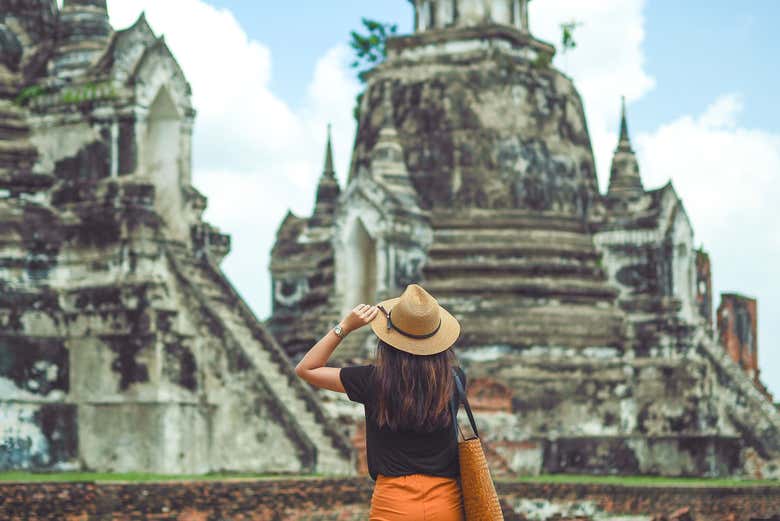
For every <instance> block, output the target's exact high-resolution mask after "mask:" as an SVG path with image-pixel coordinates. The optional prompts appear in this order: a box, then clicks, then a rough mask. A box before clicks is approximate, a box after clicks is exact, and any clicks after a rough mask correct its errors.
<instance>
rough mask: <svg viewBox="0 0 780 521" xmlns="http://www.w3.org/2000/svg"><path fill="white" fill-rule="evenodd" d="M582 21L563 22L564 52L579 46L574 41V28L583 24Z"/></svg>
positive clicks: (562, 38) (562, 42)
mask: <svg viewBox="0 0 780 521" xmlns="http://www.w3.org/2000/svg"><path fill="white" fill-rule="evenodd" d="M581 25H582V22H575V21H573V20H572V21H571V22H566V23H562V24H561V47H562V48H563V52H564V53H565V52H566V51H570V50H572V49H574V48H575V47H577V42H575V41H574V29H576V28H577V27H579V26H581Z"/></svg>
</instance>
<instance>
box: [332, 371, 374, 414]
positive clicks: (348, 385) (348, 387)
mask: <svg viewBox="0 0 780 521" xmlns="http://www.w3.org/2000/svg"><path fill="white" fill-rule="evenodd" d="M373 368H374V366H372V365H351V366H347V367H342V368H341V371H339V377H340V378H341V385H343V386H344V390H345V391H347V397H349V399H350V400H352V401H353V402H358V403H363V404H364V403H366V399H367V398H368V396H369V395H370V387H369V386H370V385H371V373H372V371H373Z"/></svg>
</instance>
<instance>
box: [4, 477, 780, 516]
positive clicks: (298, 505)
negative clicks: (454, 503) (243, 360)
mask: <svg viewBox="0 0 780 521" xmlns="http://www.w3.org/2000/svg"><path fill="white" fill-rule="evenodd" d="M496 486H497V489H498V492H499V495H500V496H501V501H502V506H503V508H504V511H505V518H506V519H507V520H517V521H519V520H525V519H527V518H530V517H531V516H534V517H533V518H534V519H553V518H555V519H566V518H567V517H565V516H571V515H574V514H575V513H576V515H578V516H580V517H577V519H581V520H583V521H587V520H596V519H610V518H612V516H620V515H622V516H637V517H636V519H647V520H648V521H650V520H651V519H656V520H662V519H672V518H673V517H670V516H671V515H672V513H674V512H678V511H681V510H685V509H687V512H688V515H689V517H687V518H680V519H691V520H694V521H704V520H706V521H727V520H728V521H752V520H776V519H780V518H779V517H777V516H778V514H780V486H769V485H768V486H742V487H739V486H707V485H696V486H669V485H664V484H658V485H654V484H648V485H616V484H603V483H576V484H575V483H530V482H517V481H498V482H497V484H496ZM372 489H373V482H372V481H371V480H369V479H367V478H320V477H297V476H291V477H279V478H274V479H263V478H252V479H226V480H220V481H171V482H147V483H125V482H79V483H0V498H2V500H1V501H0V518H2V519H25V520H30V521H36V520H55V519H56V520H62V519H65V520H71V521H74V520H80V521H89V520H108V519H111V520H113V521H124V520H131V519H162V520H170V521H194V520H203V521H208V520H220V521H233V520H239V519H246V520H249V519H251V520H254V519H258V520H260V519H274V520H290V521H292V520H298V519H308V520H315V519H316V520H334V521H335V520H350V521H351V520H355V521H357V520H361V521H362V520H364V519H365V518H366V517H367V514H368V509H369V501H370V498H371V492H372ZM542 511H544V512H548V513H549V514H545V515H542ZM555 516H558V517H555ZM562 516H563V517H562ZM773 516H774V517H773Z"/></svg>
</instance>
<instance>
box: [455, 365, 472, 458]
mask: <svg viewBox="0 0 780 521" xmlns="http://www.w3.org/2000/svg"><path fill="white" fill-rule="evenodd" d="M452 376H453V377H454V378H455V393H454V394H453V397H452V399H451V400H450V411H451V412H452V424H453V430H454V431H455V441H456V442H457V441H458V431H459V430H460V425H458V409H459V408H460V404H461V403H462V404H463V405H464V407H465V408H466V414H467V415H468V417H469V423H471V429H472V430H473V431H474V437H475V438H479V431H477V422H475V421H474V415H473V414H472V413H471V407H470V406H469V400H468V398H467V397H466V390H465V389H464V388H463V382H461V381H460V375H458V371H457V370H456V369H455V368H454V367H453V368H452ZM460 434H461V436H462V437H463V439H464V440H465V439H466V436H464V435H463V431H461V433H460Z"/></svg>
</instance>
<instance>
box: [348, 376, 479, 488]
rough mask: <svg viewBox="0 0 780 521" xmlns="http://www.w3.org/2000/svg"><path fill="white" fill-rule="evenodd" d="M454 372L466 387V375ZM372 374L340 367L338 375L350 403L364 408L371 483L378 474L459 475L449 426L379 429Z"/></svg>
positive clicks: (453, 435)
mask: <svg viewBox="0 0 780 521" xmlns="http://www.w3.org/2000/svg"><path fill="white" fill-rule="evenodd" d="M456 369H457V371H458V374H459V375H460V378H461V381H462V382H463V385H464V386H465V385H466V375H465V373H464V372H463V370H462V369H461V368H460V367H458V368H456ZM374 370H375V367H374V366H373V365H355V366H349V367H343V368H342V369H341V372H340V376H341V383H342V385H344V389H345V390H346V391H347V396H348V397H349V399H350V400H352V401H353V402H358V403H362V404H363V405H364V412H365V416H366V454H367V456H368V473H369V474H370V475H371V479H373V480H376V478H377V475H378V474H382V475H384V476H405V475H408V474H427V475H429V476H444V477H457V476H458V475H459V472H460V467H459V465H458V444H457V442H456V441H455V433H454V430H453V425H452V423H451V422H450V423H448V424H447V426H446V427H444V428H442V429H437V430H435V431H432V432H415V431H411V430H398V431H393V430H391V429H389V428H388V427H387V426H385V427H381V428H380V427H379V426H378V425H377V423H376V421H374V419H373V418H374V414H373V413H374V408H375V406H376V394H375V390H376V386H375V385H374V382H373V379H374Z"/></svg>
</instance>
